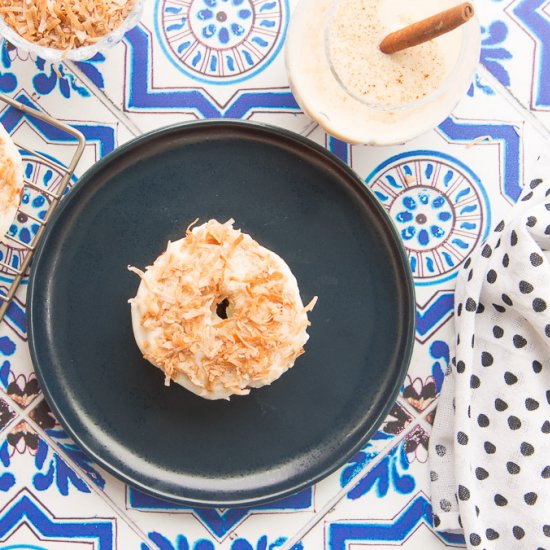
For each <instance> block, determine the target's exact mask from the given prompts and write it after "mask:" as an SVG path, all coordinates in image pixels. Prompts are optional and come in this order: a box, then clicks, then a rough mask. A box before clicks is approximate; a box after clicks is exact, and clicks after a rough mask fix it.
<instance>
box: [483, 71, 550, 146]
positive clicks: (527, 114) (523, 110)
mask: <svg viewBox="0 0 550 550" xmlns="http://www.w3.org/2000/svg"><path fill="white" fill-rule="evenodd" d="M478 73H479V74H480V75H481V76H482V77H483V80H486V81H487V82H488V83H489V84H490V85H491V87H492V88H494V89H495V90H496V91H497V92H498V93H499V95H500V96H501V97H503V98H504V99H505V100H506V101H507V102H508V103H509V104H510V105H511V106H512V107H513V108H514V109H515V110H516V111H518V112H519V113H520V114H521V116H523V118H525V120H526V121H527V122H529V123H530V124H531V125H532V126H533V127H534V128H535V130H537V132H538V133H539V134H540V135H541V136H542V137H543V138H544V139H546V140H550V129H549V128H547V127H546V126H545V125H544V123H543V122H541V121H540V120H539V119H538V117H537V116H536V115H534V114H533V113H532V112H531V111H530V110H529V109H527V107H525V106H524V105H523V104H522V103H521V102H520V101H519V100H518V99H517V98H516V97H515V96H514V94H512V92H511V91H510V90H508V88H506V87H505V86H503V85H502V84H501V83H500V82H499V81H498V80H497V79H496V78H495V77H494V76H493V74H492V73H490V72H489V71H488V70H487V69H486V68H485V67H484V66H483V65H481V64H480V65H479V67H478Z"/></svg>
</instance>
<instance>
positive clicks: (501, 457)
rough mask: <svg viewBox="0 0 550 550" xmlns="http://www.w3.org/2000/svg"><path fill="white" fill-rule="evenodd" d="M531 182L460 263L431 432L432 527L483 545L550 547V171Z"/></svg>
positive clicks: (507, 549) (498, 549)
mask: <svg viewBox="0 0 550 550" xmlns="http://www.w3.org/2000/svg"><path fill="white" fill-rule="evenodd" d="M527 187H529V189H528V191H526V192H525V193H524V194H523V196H522V199H523V200H522V201H520V203H521V206H518V207H517V211H518V213H517V214H514V215H511V216H510V217H508V218H507V219H506V221H504V222H499V223H498V224H497V225H496V226H495V229H494V230H493V233H491V234H490V235H489V236H488V237H487V239H486V241H485V242H483V243H482V244H480V245H479V246H478V248H477V249H476V250H474V252H473V253H472V254H471V255H470V256H469V257H468V258H467V260H466V261H465V263H464V269H462V270H459V271H460V272H459V273H458V277H457V280H456V294H455V303H456V310H455V312H456V315H455V317H454V322H455V328H456V331H457V332H456V334H455V337H454V338H453V340H452V347H451V357H452V358H453V361H452V369H451V371H450V374H449V376H447V377H445V379H444V382H443V390H442V393H441V395H440V397H439V402H438V408H437V414H436V416H435V421H434V426H433V430H432V434H431V438H430V443H429V445H430V483H431V486H432V496H433V497H434V498H433V502H432V504H433V510H434V520H433V521H434V527H435V528H436V529H440V530H446V529H449V528H453V529H460V527H461V526H463V528H464V536H465V539H466V542H467V543H468V546H469V547H471V548H479V549H480V550H481V549H486V550H511V549H514V550H531V549H533V550H536V549H546V550H550V516H549V515H548V510H550V458H549V457H550V453H549V452H548V449H549V448H550V447H549V445H550V262H549V261H548V260H550V202H548V198H545V194H546V193H547V192H548V196H549V197H550V179H544V178H543V179H541V180H533V181H532V182H531V185H529V184H527ZM547 205H548V206H547ZM514 212H515V211H514ZM447 389H448V392H449V395H448V396H447V395H446V392H447ZM442 449H444V453H442ZM449 480H451V482H449ZM547 484H549V485H548V487H546V485H547ZM435 516H437V522H436V520H435ZM459 518H460V521H459ZM436 523H437V525H436Z"/></svg>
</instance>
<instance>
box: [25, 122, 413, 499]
mask: <svg viewBox="0 0 550 550" xmlns="http://www.w3.org/2000/svg"><path fill="white" fill-rule="evenodd" d="M197 217H198V218H200V221H201V222H205V221H207V220H208V219H210V218H216V219H218V220H220V221H226V220H227V219H229V218H231V217H232V218H234V219H235V220H236V225H235V226H236V227H238V228H240V229H242V230H243V231H245V232H247V233H250V234H251V235H252V236H253V237H254V238H255V239H256V240H257V241H258V242H259V243H260V244H262V245H265V246H267V247H268V248H270V249H271V250H273V251H275V252H276V253H277V254H280V255H281V256H282V257H283V258H284V259H285V260H286V261H287V263H288V264H289V266H290V268H291V269H292V271H293V272H294V274H295V275H296V278H297V279H298V283H299V286H300V291H301V295H302V299H303V300H304V303H305V302H308V301H309V300H310V299H311V298H312V297H313V296H318V297H319V301H318V303H317V306H316V307H315V309H314V311H313V312H312V313H311V314H310V320H311V327H310V330H309V333H310V340H309V342H308V343H307V344H306V353H305V354H304V355H302V356H301V357H300V358H299V359H298V361H297V362H296V365H295V366H294V368H292V369H291V370H290V371H288V372H287V373H285V374H284V375H283V376H282V377H281V378H280V379H279V380H278V381H276V382H274V383H273V384H272V385H271V386H269V387H265V388H261V389H257V390H253V391H252V393H251V394H250V395H249V396H247V397H233V398H232V399H231V401H229V402H228V401H207V400H204V399H201V398H199V397H196V396H195V395H193V394H191V393H190V392H188V391H186V390H185V389H183V388H181V387H179V386H177V385H176V384H172V386H171V387H169V388H166V387H165V386H164V384H163V381H164V377H163V375H162V373H161V372H160V371H159V370H158V369H156V368H154V367H152V366H151V365H150V364H148V363H147V362H146V361H145V360H144V359H143V358H142V356H141V354H140V352H139V350H138V348H137V346H136V344H135V342H134V338H133V334H132V328H131V323H130V307H129V305H128V299H129V298H131V297H132V296H134V295H135V293H136V290H137V287H138V283H139V280H138V278H137V277H136V276H135V275H134V274H133V273H130V272H128V270H127V266H128V265H129V264H131V265H134V266H139V267H144V266H147V265H150V264H151V263H152V262H153V261H154V259H155V258H156V257H157V256H158V255H159V254H160V253H161V252H162V251H163V250H164V249H165V247H166V242H167V241H168V240H169V239H170V240H175V239H178V238H180V237H181V236H182V235H183V234H184V232H185V228H186V227H187V226H188V224H189V223H190V222H192V221H193V220H194V219H195V218H197ZM29 294H30V302H29V324H30V326H29V329H30V338H29V341H30V347H31V354H32V359H33V363H34V366H35V368H36V372H37V375H38V378H39V381H40V383H41V385H42V389H43V391H44V394H45V396H46V398H47V400H48V402H49V404H50V406H51V407H52V409H53V410H54V412H55V414H56V415H57V417H58V419H59V421H60V422H61V424H62V425H63V426H64V427H65V429H66V430H67V431H68V433H69V434H70V435H71V436H72V437H73V438H74V439H75V441H76V442H77V443H78V445H80V447H81V448H82V449H83V450H84V451H85V452H86V453H87V454H88V455H90V456H91V457H92V458H93V459H94V460H96V461H97V462H98V463H99V464H100V465H102V466H104V467H105V468H106V469H107V470H109V471H110V472H112V473H113V474H114V475H116V476H118V477H119V478H121V479H123V480H124V481H126V482H128V483H129V484H131V485H133V486H135V487H137V488H139V489H141V490H143V491H146V492H148V493H151V494H153V495H155V496H158V497H161V498H166V499H170V500H175V501H178V502H182V503H186V504H190V505H199V506H244V505H250V504H258V503H263V502H266V501H269V500H273V499H277V498H281V497H283V496H286V495H289V494H291V493H293V492H295V491H298V490H299V489H302V488H304V487H306V486H308V485H310V484H312V483H314V482H316V481H318V480H320V479H321V478H323V477H324V476H326V475H327V474H329V473H330V472H332V471H333V470H335V469H336V468H337V467H338V466H340V465H341V464H343V463H344V462H345V461H346V460H347V459H348V458H349V457H350V456H351V455H352V454H353V453H355V452H356V451H358V450H359V449H360V448H361V446H362V445H363V444H364V443H365V442H366V440H367V438H368V437H369V436H370V435H371V434H372V433H373V432H374V430H375V429H376V428H377V427H378V426H379V425H380V423H381V422H382V420H383V419H384V417H385V416H386V414H387V413H388V411H389V409H390V407H391V405H392V402H393V401H394V399H395V397H396V395H397V392H398V390H399V388H400V386H401V384H402V381H403V378H404V375H405V372H406V369H407V366H408V362H409V359H410V353H411V348H412V342H413V340H414V291H413V285H412V279H411V274H410V272H409V268H408V263H407V259H406V256H405V253H404V250H403V248H402V246H401V244H400V241H399V238H398V236H397V233H396V231H395V230H394V228H393V225H392V224H391V222H390V220H389V219H388V217H387V215H386V213H385V212H384V210H383V209H382V208H381V207H380V206H379V204H378V202H377V201H376V200H375V199H374V197H373V196H372V194H371V193H370V192H369V191H368V190H367V189H366V188H365V186H364V185H363V184H362V182H361V181H360V180H359V179H358V177H357V176H356V175H355V174H354V173H353V172H352V171H351V170H350V169H349V168H348V167H347V166H345V164H343V163H342V162H341V161H339V160H338V159H337V158H336V157H335V156H333V155H332V154H330V153H328V152H327V151H326V150H325V149H323V148H322V147H320V146H319V145H316V144H315V143H313V142H311V141H309V140H307V139H304V138H302V137H300V136H298V135H295V134H292V133H290V132H287V131H284V130H280V129H275V128H270V127H266V126H260V125H255V124H249V123H243V122H238V121H204V122H199V123H192V124H184V125H178V126H173V127H169V128H163V129H161V130H158V131H155V132H152V133H150V134H147V135H145V136H142V137H140V138H138V139H136V140H134V141H132V142H130V143H127V144H126V145H124V146H122V147H120V148H119V149H117V150H116V151H115V152H113V153H111V154H110V155H108V156H107V157H105V158H104V159H102V160H101V161H100V162H98V163H97V164H95V166H94V167H93V168H91V169H90V170H89V171H88V172H87V173H86V174H85V175H84V176H83V177H82V178H81V179H80V181H79V182H78V183H77V184H76V186H75V188H74V189H73V190H72V191H71V193H70V194H69V195H68V197H66V198H65V199H63V202H62V204H61V206H60V207H59V209H58V211H57V212H56V214H55V216H54V218H53V219H52V220H51V223H50V224H49V226H48V228H47V231H46V233H45V234H44V238H43V240H42V243H41V246H40V248H39V250H38V252H37V255H36V257H35V259H34V265H33V269H32V275H31V280H30V290H29Z"/></svg>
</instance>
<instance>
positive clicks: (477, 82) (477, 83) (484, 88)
mask: <svg viewBox="0 0 550 550" xmlns="http://www.w3.org/2000/svg"><path fill="white" fill-rule="evenodd" d="M476 89H477V90H480V91H481V92H483V93H484V94H485V95H495V91H494V90H493V88H491V86H489V85H487V84H484V83H483V82H481V79H480V78H479V75H478V74H476V75H475V76H474V80H473V82H472V83H471V84H470V88H468V95H469V96H470V97H474V94H475V91H476Z"/></svg>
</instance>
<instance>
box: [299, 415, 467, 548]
mask: <svg viewBox="0 0 550 550" xmlns="http://www.w3.org/2000/svg"><path fill="white" fill-rule="evenodd" d="M427 442H428V433H427V432H426V430H425V428H423V427H422V426H421V425H416V426H414V427H413V429H412V430H411V431H410V432H409V434H408V435H407V436H406V437H405V439H403V440H402V441H400V442H399V443H397V444H396V445H395V446H393V447H392V448H391V449H390V451H389V452H388V453H387V454H386V455H385V457H384V459H383V460H382V461H380V462H379V463H378V464H377V465H376V466H375V467H374V468H372V469H371V470H370V471H369V472H368V473H367V474H366V475H365V476H363V477H360V476H359V478H358V480H357V484H356V485H355V487H353V488H352V489H351V490H350V491H349V492H348V494H347V495H346V496H345V497H344V498H343V499H342V500H341V501H340V502H339V503H338V504H337V505H336V506H335V507H334V509H333V510H331V511H330V512H329V513H328V514H327V515H326V516H325V517H324V518H323V521H322V522H320V523H319V524H318V525H316V526H315V527H314V529H313V530H312V531H310V532H309V533H308V534H307V535H306V536H305V538H304V539H303V542H304V544H305V546H306V548H307V547H308V545H309V544H315V547H316V548H326V549H330V550H340V549H345V548H350V547H353V548H356V547H357V548H363V547H368V548H386V547H390V548H391V547H393V546H399V547H403V548H430V549H436V548H444V547H445V546H447V545H450V546H457V545H458V546H463V539H461V538H460V537H450V538H447V539H446V540H443V539H442V538H441V536H440V535H438V534H436V533H434V531H433V528H432V520H431V506H430V502H429V480H428V466H427V458H428V457H427ZM314 541H316V542H315V543H314Z"/></svg>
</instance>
